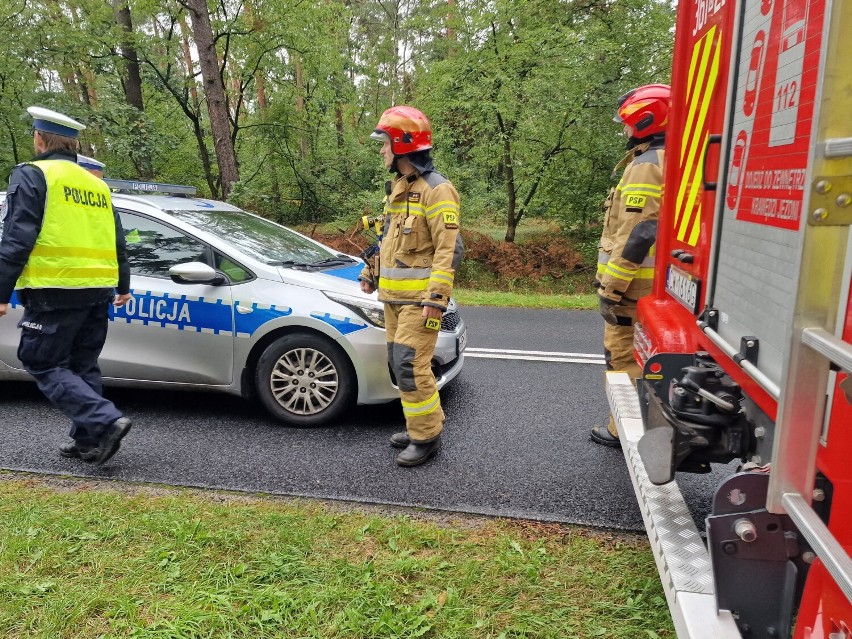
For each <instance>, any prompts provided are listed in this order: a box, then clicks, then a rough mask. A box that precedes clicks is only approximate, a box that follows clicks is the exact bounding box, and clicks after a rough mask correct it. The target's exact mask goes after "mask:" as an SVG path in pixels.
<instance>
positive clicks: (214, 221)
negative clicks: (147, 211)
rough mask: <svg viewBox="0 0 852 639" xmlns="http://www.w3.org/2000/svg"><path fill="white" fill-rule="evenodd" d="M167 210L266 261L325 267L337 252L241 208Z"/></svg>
mask: <svg viewBox="0 0 852 639" xmlns="http://www.w3.org/2000/svg"><path fill="white" fill-rule="evenodd" d="M169 214H171V215H173V216H174V217H176V218H177V219H179V220H182V221H184V222H186V223H187V224H191V225H192V226H194V227H195V228H197V229H200V230H202V231H207V232H208V233H211V234H213V235H216V236H217V237H219V238H221V239H222V240H223V241H225V242H228V243H230V244H232V245H233V246H234V247H236V248H237V249H239V250H240V251H242V252H243V253H245V254H247V255H250V256H252V257H253V258H255V259H257V260H259V261H261V262H265V263H267V264H279V265H282V266H296V267H299V266H301V267H312V266H317V267H320V268H322V267H326V266H331V262H334V261H336V260H338V259H339V258H338V256H337V253H333V252H332V251H330V250H328V249H326V248H325V247H323V246H319V245H317V244H315V243H314V242H312V241H311V240H309V239H307V238H304V237H302V236H301V235H298V234H296V233H294V232H293V231H291V230H290V229H286V228H284V227H282V226H278V225H277V224H274V223H272V222H270V221H269V220H265V219H263V218H261V217H255V216H254V215H249V214H247V213H244V212H242V211H217V210H216V209H200V210H185V209H180V210H172V211H169Z"/></svg>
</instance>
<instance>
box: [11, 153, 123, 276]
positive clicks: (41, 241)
mask: <svg viewBox="0 0 852 639" xmlns="http://www.w3.org/2000/svg"><path fill="white" fill-rule="evenodd" d="M32 164H33V165H34V166H36V167H38V168H39V169H40V170H41V171H42V173H44V178H45V182H46V184H47V193H46V196H45V203H44V218H43V220H42V225H41V230H40V231H39V234H38V239H37V240H36V243H35V246H34V247H33V250H32V252H31V253H30V256H29V260H28V261H27V264H26V266H24V269H23V271H22V272H21V276H20V277H19V278H18V281H17V283H16V284H15V288H18V289H21V288H30V289H40V288H72V289H73V288H115V286H116V285H117V284H118V256H117V252H116V238H115V225H116V223H115V218H114V215H113V209H112V201H111V198H110V191H109V188H108V187H107V185H106V184H105V183H104V182H103V180H101V179H99V178H97V177H95V176H94V175H92V174H91V173H89V172H88V171H86V170H85V169H83V168H80V167H79V166H77V165H76V164H74V163H72V162H66V161H64V160H39V161H36V162H32Z"/></svg>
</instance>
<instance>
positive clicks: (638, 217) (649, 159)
mask: <svg viewBox="0 0 852 639" xmlns="http://www.w3.org/2000/svg"><path fill="white" fill-rule="evenodd" d="M664 154H665V152H664V150H663V149H662V143H657V144H655V145H654V146H653V147H652V144H651V143H645V144H642V145H640V146H637V147H636V148H634V149H631V151H630V153H629V154H628V156H627V157H625V159H624V160H622V162H619V165H618V166H622V165H623V163H625V162H626V161H628V160H629V159H630V158H632V160H630V162H629V164H628V165H627V168H625V169H624V174H623V175H622V177H621V180H620V181H619V183H618V186H616V187H615V188H614V189H612V190H611V191H610V194H609V197H607V200H606V203H605V209H606V213H605V216H604V229H603V233H602V235H601V240H600V244H599V246H598V269H597V277H596V280H597V284H598V287H599V291H598V292H599V294H600V295H601V296H602V297H605V298H607V299H610V300H613V301H615V302H626V303H628V304H630V303H635V302H636V301H637V300H639V299H640V298H641V297H644V296H645V295H647V294H648V293H650V292H651V286H652V284H653V281H654V255H655V250H654V248H655V247H654V243H655V242H656V235H657V220H658V218H659V214H660V201H661V199H662V196H663V173H664V168H665V166H664ZM618 166H617V167H616V168H618Z"/></svg>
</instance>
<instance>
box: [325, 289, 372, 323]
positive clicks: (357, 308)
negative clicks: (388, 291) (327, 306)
mask: <svg viewBox="0 0 852 639" xmlns="http://www.w3.org/2000/svg"><path fill="white" fill-rule="evenodd" d="M323 293H324V294H325V296H326V297H327V298H328V299H330V300H334V301H335V302H337V303H338V304H342V305H343V306H345V307H346V308H348V309H349V310H351V311H353V312H354V313H356V314H357V315H358V316H359V317H362V318H364V319H365V320H367V321H368V322H370V324H372V325H373V326H378V327H379V328H384V327H385V305H384V304H382V303H381V302H376V301H373V300H367V299H364V298H362V297H355V296H353V295H345V294H343V293H332V292H331V291H323Z"/></svg>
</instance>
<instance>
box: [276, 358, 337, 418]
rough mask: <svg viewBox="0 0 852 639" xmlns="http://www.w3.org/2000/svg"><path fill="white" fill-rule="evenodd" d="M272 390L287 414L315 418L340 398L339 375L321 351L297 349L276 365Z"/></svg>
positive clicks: (280, 359)
mask: <svg viewBox="0 0 852 639" xmlns="http://www.w3.org/2000/svg"><path fill="white" fill-rule="evenodd" d="M269 388H270V390H271V391H272V396H273V397H274V398H275V401H277V402H278V404H280V406H281V407H282V408H283V409H284V410H286V411H287V412H289V413H293V414H295V415H316V414H317V413H321V412H322V411H324V410H325V409H326V408H328V406H329V405H330V404H331V402H333V401H334V398H335V397H337V392H338V390H339V388H340V375H339V374H338V372H337V368H336V367H335V365H334V363H333V362H332V361H331V360H330V359H329V358H328V356H327V355H326V354H325V353H323V352H322V351H318V350H316V349H314V348H294V349H293V350H290V351H287V352H286V353H284V354H283V355H282V356H281V357H279V358H278V361H277V362H275V365H274V366H273V367H272V373H271V375H270V378H269Z"/></svg>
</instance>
